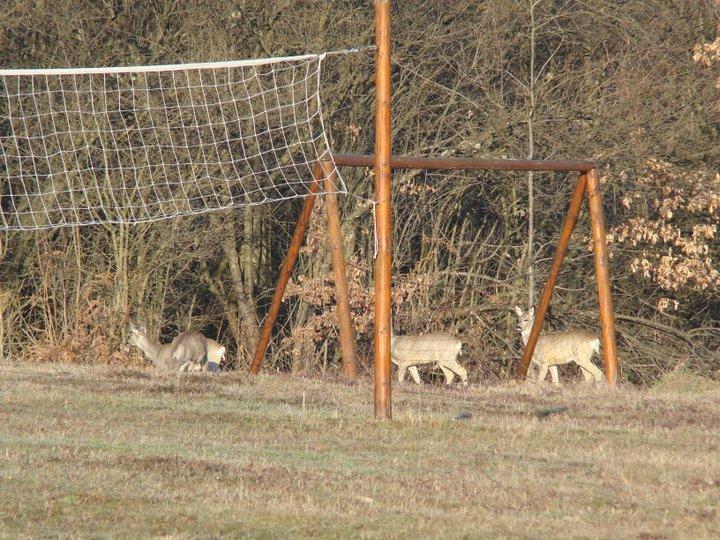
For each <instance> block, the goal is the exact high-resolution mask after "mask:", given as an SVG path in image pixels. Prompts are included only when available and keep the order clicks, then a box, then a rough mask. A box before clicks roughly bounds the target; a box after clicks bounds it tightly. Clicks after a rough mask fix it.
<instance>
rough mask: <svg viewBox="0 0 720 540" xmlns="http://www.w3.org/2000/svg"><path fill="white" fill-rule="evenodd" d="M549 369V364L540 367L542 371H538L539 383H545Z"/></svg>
mask: <svg viewBox="0 0 720 540" xmlns="http://www.w3.org/2000/svg"><path fill="white" fill-rule="evenodd" d="M548 369H549V368H548V366H547V364H543V365H542V366H540V371H538V381H539V382H545V376H546V375H547V372H548Z"/></svg>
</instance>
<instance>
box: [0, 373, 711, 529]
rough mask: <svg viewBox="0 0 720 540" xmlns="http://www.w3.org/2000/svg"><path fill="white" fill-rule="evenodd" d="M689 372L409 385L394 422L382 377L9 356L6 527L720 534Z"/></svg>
mask: <svg viewBox="0 0 720 540" xmlns="http://www.w3.org/2000/svg"><path fill="white" fill-rule="evenodd" d="M672 386H673V385H668V388H666V389H662V390H660V389H656V390H648V391H639V390H632V389H621V390H617V391H611V390H608V389H605V388H583V387H576V388H570V389H563V390H556V389H552V388H549V387H547V388H537V387H528V386H517V385H514V384H510V383H508V384H506V385H496V386H480V387H469V388H461V387H458V388H450V389H447V388H445V387H442V386H425V387H423V388H417V387H414V386H410V385H406V386H403V387H400V388H397V389H396V392H395V421H394V422H392V423H377V422H375V421H373V420H371V419H370V418H371V412H372V410H371V387H370V384H369V383H368V382H364V383H361V384H359V385H356V386H344V385H342V384H339V383H337V382H331V381H322V380H319V379H304V378H292V377H290V376H280V375H267V376H261V377H259V378H249V377H247V376H245V375H241V374H223V375H219V376H210V375H193V376H182V377H180V376H165V377H162V376H158V375H156V374H154V373H152V372H145V371H127V370H126V371H120V370H114V371H113V370H110V369H104V368H92V369H81V368H78V367H73V366H60V365H52V366H47V365H42V366H38V365H22V364H3V365H0V535H2V536H6V537H16V536H20V535H22V536H32V537H37V536H48V535H53V536H57V535H60V536H97V535H110V536H131V537H134V536H148V535H169V536H174V537H185V536H192V537H197V536H211V535H212V536H222V535H229V536H240V535H247V536H259V537H340V536H342V537H346V536H353V537H418V536H422V537H440V536H442V537H451V538H452V537H462V536H469V537H486V536H493V537H495V536H499V537H547V538H551V537H552V538H555V537H605V538H617V537H622V538H627V537H631V538H645V539H651V538H664V537H670V538H675V537H685V538H691V537H692V538H697V537H717V536H719V535H720V513H719V512H718V507H719V505H720V462H719V461H718V457H719V456H720V393H719V392H718V391H717V389H715V388H713V387H712V386H710V387H707V388H696V389H695V390H694V391H693V392H683V393H681V392H677V391H676V390H673V389H672ZM461 413H463V414H461ZM466 413H469V415H470V416H471V417H470V418H469V419H465V420H458V419H456V418H457V417H458V415H460V416H468V414H466Z"/></svg>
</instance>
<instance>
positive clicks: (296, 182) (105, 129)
mask: <svg viewBox="0 0 720 540" xmlns="http://www.w3.org/2000/svg"><path fill="white" fill-rule="evenodd" d="M323 58H324V56H323V55H306V56H298V57H289V58H275V59H267V60H250V61H240V62H222V63H213V64H185V65H172V66H143V67H131V68H87V69H78V70H72V69H57V70H52V69H50V70H0V180H1V181H2V192H1V193H0V209H1V214H0V230H28V229H41V228H48V227H59V226H66V225H83V224H93V223H121V222H122V223H138V222H145V221H153V220H158V219H165V218H170V217H174V216H181V215H189V214H198V213H202V212H207V211H210V210H217V209H221V208H229V207H241V206H247V205H256V204H262V203H268V202H274V201H280V200H285V199H291V198H296V197H303V196H306V195H308V194H309V193H310V191H309V189H310V185H311V183H312V167H313V165H314V163H315V162H317V161H318V160H319V159H332V155H331V153H330V149H329V145H328V141H327V137H326V134H325V129H324V126H323V121H322V117H321V107H320V96H319V87H320V68H321V64H322V60H323ZM336 178H337V179H338V180H337V181H336V184H337V185H336V186H335V188H336V191H337V192H345V186H344V184H343V183H342V180H340V176H339V175H337V176H336ZM323 188H324V185H323V184H322V183H321V186H320V190H319V192H320V193H323Z"/></svg>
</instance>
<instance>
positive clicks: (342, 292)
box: [322, 161, 357, 381]
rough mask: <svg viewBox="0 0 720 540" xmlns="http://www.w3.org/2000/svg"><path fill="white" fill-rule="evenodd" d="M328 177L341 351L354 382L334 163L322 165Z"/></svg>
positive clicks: (352, 336) (352, 335)
mask: <svg viewBox="0 0 720 540" xmlns="http://www.w3.org/2000/svg"><path fill="white" fill-rule="evenodd" d="M322 171H323V176H324V178H325V204H326V207H327V217H328V231H329V236H330V253H331V255H332V265H333V272H334V273H335V296H336V299H337V308H338V318H339V324H340V349H341V351H342V368H343V376H344V377H345V378H346V379H348V380H350V381H354V380H355V379H357V365H356V363H355V328H354V327H353V323H352V316H351V314H350V299H349V297H348V286H347V274H346V272H345V253H344V247H343V238H342V230H341V227H340V209H339V207H338V200H337V194H336V193H335V190H336V189H337V188H336V186H337V174H336V173H335V170H334V167H333V164H332V163H331V162H329V161H323V162H322Z"/></svg>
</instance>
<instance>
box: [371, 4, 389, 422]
mask: <svg viewBox="0 0 720 540" xmlns="http://www.w3.org/2000/svg"><path fill="white" fill-rule="evenodd" d="M375 45H376V46H377V51H376V54H375V229H376V231H377V256H376V258H375V335H374V338H375V350H374V353H375V355H374V356H375V418H377V419H390V418H392V387H391V378H390V375H391V372H390V328H391V324H392V320H391V317H392V311H391V310H392V303H391V295H390V292H391V286H392V201H391V196H392V169H391V167H390V152H391V147H392V123H391V108H390V105H391V99H392V81H391V71H390V54H391V48H392V42H391V39H390V0H375Z"/></svg>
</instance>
